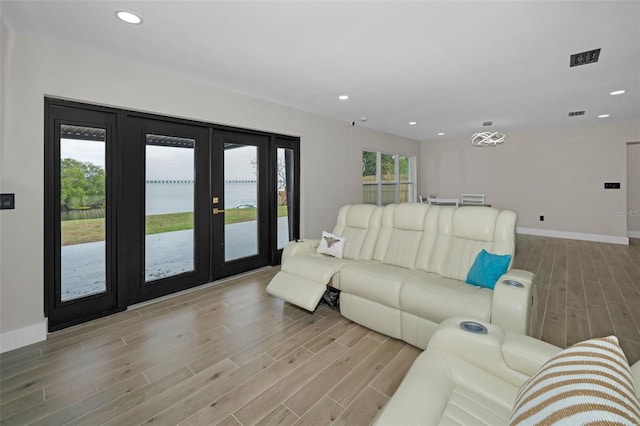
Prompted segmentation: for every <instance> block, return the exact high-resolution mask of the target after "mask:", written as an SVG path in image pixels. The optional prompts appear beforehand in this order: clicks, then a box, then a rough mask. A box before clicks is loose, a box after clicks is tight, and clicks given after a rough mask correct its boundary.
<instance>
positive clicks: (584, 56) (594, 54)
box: [569, 49, 600, 68]
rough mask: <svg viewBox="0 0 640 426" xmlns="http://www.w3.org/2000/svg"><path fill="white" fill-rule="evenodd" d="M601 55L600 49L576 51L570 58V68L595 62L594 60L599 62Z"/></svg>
mask: <svg viewBox="0 0 640 426" xmlns="http://www.w3.org/2000/svg"><path fill="white" fill-rule="evenodd" d="M599 57H600V49H595V50H589V51H586V52H580V53H574V54H573V55H571V58H570V59H569V68H571V67H577V66H579V65H587V64H593V63H594V62H598V58H599Z"/></svg>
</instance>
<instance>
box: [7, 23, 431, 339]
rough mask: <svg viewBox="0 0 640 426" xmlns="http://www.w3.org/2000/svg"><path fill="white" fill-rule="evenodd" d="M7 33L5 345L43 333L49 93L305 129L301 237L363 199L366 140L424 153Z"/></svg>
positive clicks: (283, 129) (404, 142)
mask: <svg viewBox="0 0 640 426" xmlns="http://www.w3.org/2000/svg"><path fill="white" fill-rule="evenodd" d="M1 39H2V40H1V47H2V51H1V55H2V56H1V57H0V59H1V60H0V63H1V64H2V65H1V68H0V72H1V73H2V86H1V89H2V90H3V92H2V99H1V104H0V107H1V108H2V109H1V112H0V118H1V122H0V137H1V140H0V154H1V160H0V161H1V172H0V173H1V175H0V176H1V180H0V190H1V191H2V192H15V193H16V209H15V210H5V211H2V213H1V214H0V235H1V237H2V238H1V240H0V338H1V340H0V350H7V349H9V348H12V347H15V346H19V345H22V344H25V343H30V342H31V341H34V340H38V339H42V338H44V324H45V323H44V315H43V291H44V289H43V238H44V237H43V220H44V217H43V196H44V194H43V170H44V169H43V164H44V133H43V123H44V101H43V99H44V97H45V96H52V97H59V98H65V99H72V100H78V101H86V102H90V103H95V104H102V105H109V106H116V107H123V108H128V109H133V110H139V111H147V112H152V113H159V114H165V115H170V116H175V117H184V118H189V119H194V120H201V121H205V122H211V123H218V124H226V125H231V126H237V127H244V128H250V129H256V130H265V131H271V132H277V133H283V134H289V135H295V136H300V137H301V163H302V164H301V170H302V177H301V192H302V196H301V202H302V211H301V215H302V218H301V221H302V223H301V225H302V229H301V232H302V236H303V237H319V236H320V233H321V231H322V230H323V229H327V230H331V229H332V228H333V226H334V224H335V218H336V213H337V210H338V208H339V207H340V206H342V205H344V204H347V203H357V202H360V201H361V200H362V189H361V184H360V174H361V152H362V149H363V148H369V149H380V150H384V151H387V150H388V151H392V152H397V153H399V154H403V155H406V156H416V157H419V156H420V143H419V142H418V141H414V140H409V139H403V138H400V137H397V136H392V135H389V134H386V133H382V132H376V131H372V130H368V129H364V128H361V127H358V126H356V127H351V126H350V124H349V123H347V122H346V121H345V122H341V121H336V120H332V119H328V118H324V117H321V116H318V115H314V114H311V113H307V112H303V111H299V110H295V109H292V108H288V107H285V106H282V105H278V104H274V103H270V102H266V101H261V100H258V99H254V98H250V97H247V96H243V95H239V94H236V93H232V92H229V91H226V90H221V89H218V88H215V87H211V86H207V85H204V84H202V83H199V82H195V81H190V80H187V79H185V78H184V77H181V76H175V75H167V74H164V73H162V72H161V71H158V70H155V69H154V70H151V69H146V68H144V67H141V66H137V65H135V64H132V63H126V62H122V61H120V60H118V59H117V58H111V57H105V56H99V55H95V54H94V53H92V52H89V51H84V50H78V49H75V48H73V47H69V46H61V45H56V44H52V43H47V42H42V41H37V40H34V39H30V38H25V37H22V36H18V35H15V34H13V33H9V32H6V31H4V30H3V31H2V33H1ZM336 102H337V100H336Z"/></svg>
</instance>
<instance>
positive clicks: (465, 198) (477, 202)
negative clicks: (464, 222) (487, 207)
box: [461, 194, 484, 206]
mask: <svg viewBox="0 0 640 426" xmlns="http://www.w3.org/2000/svg"><path fill="white" fill-rule="evenodd" d="M461 204H462V205H463V206H483V205H484V194H462V201H461Z"/></svg>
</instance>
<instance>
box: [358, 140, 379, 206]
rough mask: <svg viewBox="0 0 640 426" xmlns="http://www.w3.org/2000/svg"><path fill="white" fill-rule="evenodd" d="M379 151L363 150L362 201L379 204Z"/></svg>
mask: <svg viewBox="0 0 640 426" xmlns="http://www.w3.org/2000/svg"><path fill="white" fill-rule="evenodd" d="M377 170H378V153H377V152H373V151H362V202H363V203H364V204H378V174H377Z"/></svg>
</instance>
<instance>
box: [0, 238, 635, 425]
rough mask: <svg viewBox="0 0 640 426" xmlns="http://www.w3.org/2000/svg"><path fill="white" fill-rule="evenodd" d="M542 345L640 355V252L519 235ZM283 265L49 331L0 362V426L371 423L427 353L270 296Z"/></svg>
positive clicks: (519, 263)
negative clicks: (603, 340)
mask: <svg viewBox="0 0 640 426" xmlns="http://www.w3.org/2000/svg"><path fill="white" fill-rule="evenodd" d="M515 266H516V267H518V268H522V269H528V270H531V271H534V272H536V273H537V274H538V286H539V289H540V297H539V307H540V309H541V311H540V315H539V323H538V324H537V327H536V335H537V336H538V337H541V338H542V339H543V340H546V341H549V342H551V343H554V344H557V345H559V346H563V347H564V346H567V345H570V344H572V343H574V342H576V341H579V340H582V339H585V338H588V337H591V336H602V335H608V334H616V335H617V336H618V337H619V338H620V341H621V343H622V346H623V349H624V350H625V353H626V354H627V357H628V358H629V361H630V362H635V361H636V360H638V359H640V328H639V326H640V246H637V245H631V246H619V245H611V244H601V243H591V242H583V241H572V240H560V239H552V238H543V237H533V236H518V244H517V252H516V258H515ZM277 270H278V269H277V268H273V269H268V270H263V271H259V272H256V273H254V274H250V275H246V276H243V277H237V278H233V279H231V280H228V281H226V282H224V283H221V284H219V285H215V286H210V287H207V288H201V289H198V290H196V291H193V292H191V293H187V294H182V295H179V296H176V297H173V298H170V299H166V300H162V301H158V302H155V303H152V304H149V305H146V306H144V307H140V308H136V309H133V310H129V311H126V312H122V313H119V314H116V315H113V316H110V317H107V318H102V319H98V320H95V321H91V322H88V323H85V324H82V325H79V326H75V327H72V328H69V329H66V330H62V331H59V332H56V333H53V334H51V335H50V336H49V338H48V340H47V341H46V342H41V343H38V344H34V345H30V346H28V347H24V348H20V349H17V350H14V351H11V352H8V353H5V354H2V355H0V424H2V425H18V424H19V425H26V424H37V425H62V424H73V425H98V424H109V425H135V424H143V423H154V424H160V425H173V424H185V425H195V424H207V425H210V424H223V425H249V424H251V425H253V424H261V425H269V424H278V425H280V424H282V425H287V424H314V423H315V424H330V423H331V424H349V425H352V424H369V423H370V422H371V421H372V420H373V419H374V418H375V416H376V415H377V413H378V411H379V410H380V409H381V408H382V407H383V406H384V404H385V403H386V401H387V400H388V399H389V397H391V396H392V395H393V393H394V391H395V389H396V388H397V386H398V384H399V383H400V381H401V380H402V378H403V377H404V374H405V373H406V371H407V369H408V368H409V367H410V365H411V363H412V362H413V360H414V359H415V357H416V356H417V355H418V354H419V353H420V351H419V350H418V349H416V348H414V347H412V346H410V345H407V344H405V343H403V342H400V341H397V340H395V339H391V338H388V337H386V336H383V335H380V334H378V333H375V332H372V331H370V330H368V329H366V328H364V327H362V326H360V325H357V324H354V323H352V322H351V321H348V320H346V319H344V318H342V317H341V316H340V315H339V313H338V312H335V311H332V310H330V309H328V308H326V307H323V306H321V307H319V308H318V309H317V311H316V312H315V313H313V314H310V313H308V312H306V311H304V310H301V309H298V308H296V307H293V306H291V305H289V304H287V303H284V302H283V301H282V300H280V299H277V298H274V297H271V296H269V295H267V294H266V293H265V291H264V288H265V286H266V285H267V283H268V282H269V280H270V279H271V277H272V276H273V275H274V274H275V273H276V272H277Z"/></svg>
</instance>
